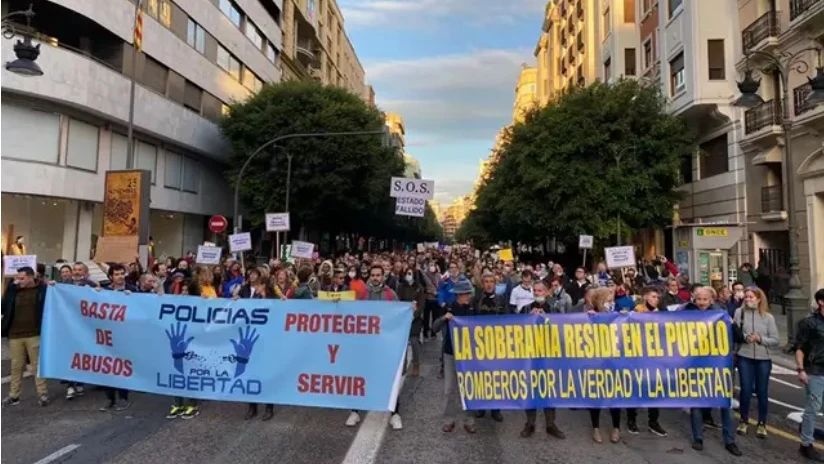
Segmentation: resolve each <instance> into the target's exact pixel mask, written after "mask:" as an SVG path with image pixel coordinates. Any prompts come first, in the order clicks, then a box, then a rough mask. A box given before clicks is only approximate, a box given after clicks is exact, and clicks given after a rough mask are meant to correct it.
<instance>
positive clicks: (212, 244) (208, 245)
mask: <svg viewBox="0 0 824 464" xmlns="http://www.w3.org/2000/svg"><path fill="white" fill-rule="evenodd" d="M203 246H205V247H216V246H217V244H216V243H215V242H203Z"/></svg>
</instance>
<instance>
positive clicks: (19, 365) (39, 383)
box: [9, 335, 48, 398]
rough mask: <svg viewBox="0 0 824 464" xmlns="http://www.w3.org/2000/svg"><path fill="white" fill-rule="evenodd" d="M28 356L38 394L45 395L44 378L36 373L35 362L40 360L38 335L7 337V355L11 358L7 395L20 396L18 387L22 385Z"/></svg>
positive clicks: (46, 392)
mask: <svg viewBox="0 0 824 464" xmlns="http://www.w3.org/2000/svg"><path fill="white" fill-rule="evenodd" d="M27 356H28V358H29V362H30V363H31V368H32V370H33V371H34V375H35V377H34V385H35V387H36V388H37V395H38V396H47V394H48V390H47V388H46V379H42V378H40V376H38V375H37V363H38V362H39V361H40V336H39V335H37V336H34V337H26V338H10V339H9V357H10V358H11V387H10V388H9V396H11V397H12V398H19V397H20V388H21V386H22V385H23V373H24V372H25V371H26V357H27Z"/></svg>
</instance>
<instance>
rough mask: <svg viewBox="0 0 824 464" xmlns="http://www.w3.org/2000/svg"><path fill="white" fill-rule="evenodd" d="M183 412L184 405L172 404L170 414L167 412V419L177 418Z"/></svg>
mask: <svg viewBox="0 0 824 464" xmlns="http://www.w3.org/2000/svg"><path fill="white" fill-rule="evenodd" d="M181 414H183V406H172V407H171V409H169V414H166V419H176V418H178V417H180V415H181Z"/></svg>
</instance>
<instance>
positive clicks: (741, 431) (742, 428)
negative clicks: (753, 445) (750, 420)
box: [735, 422, 750, 435]
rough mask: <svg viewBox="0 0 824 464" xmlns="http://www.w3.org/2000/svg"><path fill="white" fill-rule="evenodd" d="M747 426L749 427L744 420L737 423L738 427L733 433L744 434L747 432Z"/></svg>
mask: <svg viewBox="0 0 824 464" xmlns="http://www.w3.org/2000/svg"><path fill="white" fill-rule="evenodd" d="M749 428H750V426H749V424H747V423H746V422H742V423H740V424H738V428H736V429H735V433H737V434H739V435H746V434H747V432H748V431H749Z"/></svg>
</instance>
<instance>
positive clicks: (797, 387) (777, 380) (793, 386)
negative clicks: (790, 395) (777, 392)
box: [770, 377, 804, 390]
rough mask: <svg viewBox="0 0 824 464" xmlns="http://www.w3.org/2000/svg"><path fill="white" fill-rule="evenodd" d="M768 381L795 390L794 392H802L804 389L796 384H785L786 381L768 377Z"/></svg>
mask: <svg viewBox="0 0 824 464" xmlns="http://www.w3.org/2000/svg"><path fill="white" fill-rule="evenodd" d="M770 380H772V381H773V382H777V383H780V384H781V385H786V386H788V387H790V388H795V389H796V390H803V388H804V387H802V386H801V385H799V384H797V383H792V382H787V381H786V380H781V379H776V378H775V377H770Z"/></svg>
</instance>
